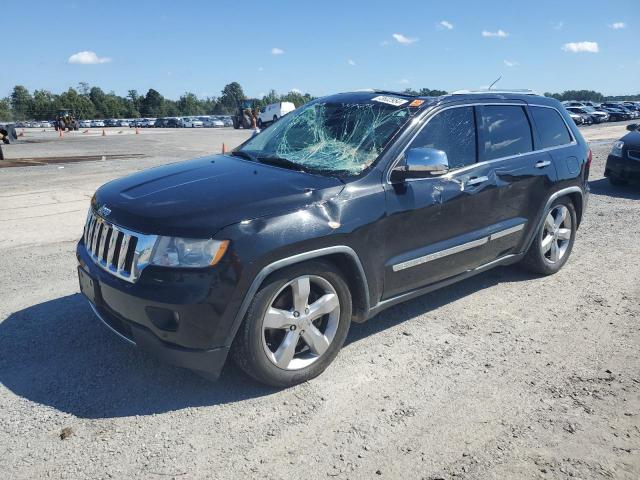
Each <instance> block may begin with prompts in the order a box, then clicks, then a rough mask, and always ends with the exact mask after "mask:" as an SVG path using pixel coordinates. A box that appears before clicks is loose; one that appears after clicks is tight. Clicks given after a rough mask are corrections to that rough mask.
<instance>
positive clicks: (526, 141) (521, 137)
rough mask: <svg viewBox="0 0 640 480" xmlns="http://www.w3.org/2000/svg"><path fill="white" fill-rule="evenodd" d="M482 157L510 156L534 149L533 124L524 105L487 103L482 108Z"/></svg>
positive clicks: (488, 158) (489, 158) (491, 158)
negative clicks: (530, 123) (531, 124)
mask: <svg viewBox="0 0 640 480" xmlns="http://www.w3.org/2000/svg"><path fill="white" fill-rule="evenodd" d="M481 117H482V125H483V129H484V139H483V142H482V153H483V156H482V159H483V160H493V159H494V158H501V157H509V156H511V155H518V154H521V153H527V152H530V151H531V150H533V138H532V136H531V126H530V125H529V120H528V119H527V115H526V113H525V111H524V109H523V108H522V107H516V106H510V105H504V106H503V105H487V106H484V107H482V109H481Z"/></svg>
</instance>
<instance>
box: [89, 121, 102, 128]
mask: <svg viewBox="0 0 640 480" xmlns="http://www.w3.org/2000/svg"><path fill="white" fill-rule="evenodd" d="M91 126H92V127H93V128H97V127H104V122H103V121H102V120H91Z"/></svg>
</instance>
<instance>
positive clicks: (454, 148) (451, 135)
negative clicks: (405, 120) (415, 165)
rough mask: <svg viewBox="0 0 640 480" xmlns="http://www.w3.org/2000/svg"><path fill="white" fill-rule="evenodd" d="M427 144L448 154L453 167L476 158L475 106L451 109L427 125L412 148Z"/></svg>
mask: <svg viewBox="0 0 640 480" xmlns="http://www.w3.org/2000/svg"><path fill="white" fill-rule="evenodd" d="M416 147H428V148H436V149H438V150H442V151H444V152H445V153H446V154H447V157H448V159H449V167H450V168H459V167H464V166H465V165H470V164H472V163H475V161H476V126H475V120H474V118H473V107H459V108H450V109H449V110H445V111H443V112H440V113H438V114H437V115H436V116H435V117H433V118H432V119H431V120H429V122H428V123H427V124H426V125H425V127H424V128H423V129H422V130H421V131H420V133H419V134H418V136H417V137H416V138H415V139H414V140H413V142H412V143H411V145H410V147H409V148H416Z"/></svg>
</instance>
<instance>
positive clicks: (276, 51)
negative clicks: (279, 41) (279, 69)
mask: <svg viewBox="0 0 640 480" xmlns="http://www.w3.org/2000/svg"><path fill="white" fill-rule="evenodd" d="M283 53H284V50H282V49H281V48H277V47H273V48H272V49H271V55H282V54H283Z"/></svg>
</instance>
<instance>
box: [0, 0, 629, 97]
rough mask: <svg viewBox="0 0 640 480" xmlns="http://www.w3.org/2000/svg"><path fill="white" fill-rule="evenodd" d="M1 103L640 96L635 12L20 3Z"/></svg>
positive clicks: (625, 7) (329, 1) (501, 4)
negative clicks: (523, 93)
mask: <svg viewBox="0 0 640 480" xmlns="http://www.w3.org/2000/svg"><path fill="white" fill-rule="evenodd" d="M10 3H11V4H12V7H11V9H10V10H11V11H10V15H8V16H7V17H5V18H3V19H2V22H1V23H0V38H1V39H2V45H3V53H2V56H0V97H4V96H6V95H8V94H9V93H10V92H11V90H12V88H13V86H14V85H16V84H21V85H24V86H25V87H27V88H28V89H29V90H31V91H33V90H34V89H45V90H49V91H52V92H54V93H60V92H61V91H64V90H66V89H67V88H68V87H70V86H73V87H75V86H77V85H78V83H79V82H81V81H82V82H87V83H89V84H90V85H91V86H94V85H97V86H99V87H101V88H102V89H103V90H105V91H107V92H108V91H115V92H116V93H117V94H119V95H126V93H127V91H128V90H129V89H137V90H138V91H139V92H140V93H145V92H146V91H147V90H148V89H149V88H155V89H156V90H158V91H159V92H160V93H162V94H163V95H164V96H165V97H168V98H172V99H177V98H178V97H179V96H180V95H181V94H182V93H184V92H187V91H188V92H193V93H195V94H196V95H198V96H217V95H219V94H220V91H221V90H222V88H223V87H224V86H225V85H226V84H227V83H230V82H232V81H237V82H239V83H240V84H241V85H242V87H243V88H244V90H245V93H246V94H247V95H249V96H262V95H263V94H265V93H266V92H268V90H269V89H271V88H273V89H275V90H276V91H278V92H280V93H286V92H288V91H290V90H300V91H302V92H308V93H311V94H312V95H315V96H322V95H328V94H331V93H336V92H344V91H349V90H354V89H360V88H382V89H389V90H404V89H405V88H415V89H419V88H422V87H426V88H431V89H442V90H447V91H454V90H458V89H467V88H483V87H486V86H488V85H489V84H490V83H491V82H493V81H494V80H495V79H496V78H498V77H499V76H502V79H501V80H500V82H498V83H497V84H496V88H498V87H502V88H531V89H533V90H536V91H539V92H541V93H542V92H545V91H552V92H558V91H563V90H569V89H589V90H598V91H600V92H602V93H604V94H606V95H621V94H635V93H638V92H640V2H639V1H638V0H610V1H603V0H577V1H575V0H553V1H549V0H536V1H528V2H522V1H518V0H510V1H502V0H500V1H462V0H446V1H442V0H441V1H437V2H435V1H418V0H414V1H402V0H394V1H389V0H387V1H384V2H383V1H377V0H370V1H366V2H365V1H353V0H351V1H350V0H341V1H334V0H322V1H321V2H320V1H303V0H298V1H288V0H271V1H265V0H262V1H259V2H257V1H256V2H254V1H252V0H244V1H242V2H238V1H237V0H236V1H232V0H229V1H226V0H221V1H214V0H211V1H187V0H184V1H180V2H178V1H175V0H174V1H171V2H169V1H164V0H156V1H147V0H137V1H136V2H131V1H127V2H125V1H117V0H111V1H110V0H102V1H94V0H83V1H63V0H58V1H56V2H51V1H46V2H45V1H40V0H31V1H29V2H27V3H26V4H20V3H18V2H15V1H14V2H10ZM7 46H9V48H7Z"/></svg>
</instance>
